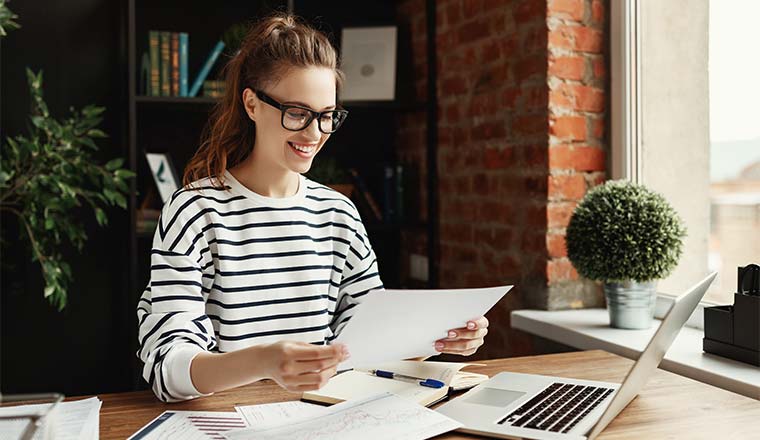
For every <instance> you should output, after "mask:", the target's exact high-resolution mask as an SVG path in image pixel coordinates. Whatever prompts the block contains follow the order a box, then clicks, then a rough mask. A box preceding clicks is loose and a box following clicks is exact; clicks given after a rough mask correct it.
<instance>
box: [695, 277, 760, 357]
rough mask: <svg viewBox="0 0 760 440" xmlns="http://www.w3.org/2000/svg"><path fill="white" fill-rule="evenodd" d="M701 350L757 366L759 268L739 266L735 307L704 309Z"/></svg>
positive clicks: (759, 307)
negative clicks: (703, 334) (703, 335)
mask: <svg viewBox="0 0 760 440" xmlns="http://www.w3.org/2000/svg"><path fill="white" fill-rule="evenodd" d="M702 349H703V350H704V351H705V352H707V353H712V354H717V355H718V356H723V357H727V358H730V359H734V360H737V361H741V362H746V363H748V364H752V365H757V366H760V266H758V265H757V264H750V265H747V266H744V267H739V270H738V275H737V289H736V293H734V305H732V306H715V307H705V337H704V339H702Z"/></svg>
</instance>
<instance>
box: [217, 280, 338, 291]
mask: <svg viewBox="0 0 760 440" xmlns="http://www.w3.org/2000/svg"><path fill="white" fill-rule="evenodd" d="M329 283H330V280H309V281H294V282H291V283H280V284H262V285H258V286H241V287H222V286H219V285H217V284H214V285H213V286H211V289H212V290H216V291H218V292H222V293H233V292H254V291H257V290H269V289H282V288H284V287H301V286H315V285H322V284H329Z"/></svg>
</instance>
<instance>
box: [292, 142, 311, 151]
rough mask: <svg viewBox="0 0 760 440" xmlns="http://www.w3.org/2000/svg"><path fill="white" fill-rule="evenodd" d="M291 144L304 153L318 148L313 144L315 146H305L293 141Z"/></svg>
mask: <svg viewBox="0 0 760 440" xmlns="http://www.w3.org/2000/svg"><path fill="white" fill-rule="evenodd" d="M290 145H291V146H292V147H293V148H295V149H296V150H298V151H302V152H304V153H311V152H312V151H314V150H316V148H317V147H316V146H313V147H304V146H301V145H297V144H294V143H292V142H291V143H290Z"/></svg>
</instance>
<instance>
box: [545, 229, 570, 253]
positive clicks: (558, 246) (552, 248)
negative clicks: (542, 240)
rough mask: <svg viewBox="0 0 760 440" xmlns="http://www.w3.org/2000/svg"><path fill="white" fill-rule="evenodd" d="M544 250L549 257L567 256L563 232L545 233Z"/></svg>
mask: <svg viewBox="0 0 760 440" xmlns="http://www.w3.org/2000/svg"><path fill="white" fill-rule="evenodd" d="M546 250H547V252H548V253H549V257H550V258H561V257H567V242H566V241H565V235H564V234H547V236H546Z"/></svg>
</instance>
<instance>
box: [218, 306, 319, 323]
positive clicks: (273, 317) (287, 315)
mask: <svg viewBox="0 0 760 440" xmlns="http://www.w3.org/2000/svg"><path fill="white" fill-rule="evenodd" d="M324 314H329V312H328V311H327V309H322V310H313V311H310V312H298V313H282V314H279V315H266V316H257V317H254V318H245V319H234V320H232V319H223V318H221V317H219V316H216V315H208V317H209V318H210V319H212V320H215V321H218V322H219V323H220V324H224V325H235V324H247V323H250V322H262V321H273V320H276V319H290V318H302V317H305V316H318V315H324Z"/></svg>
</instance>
